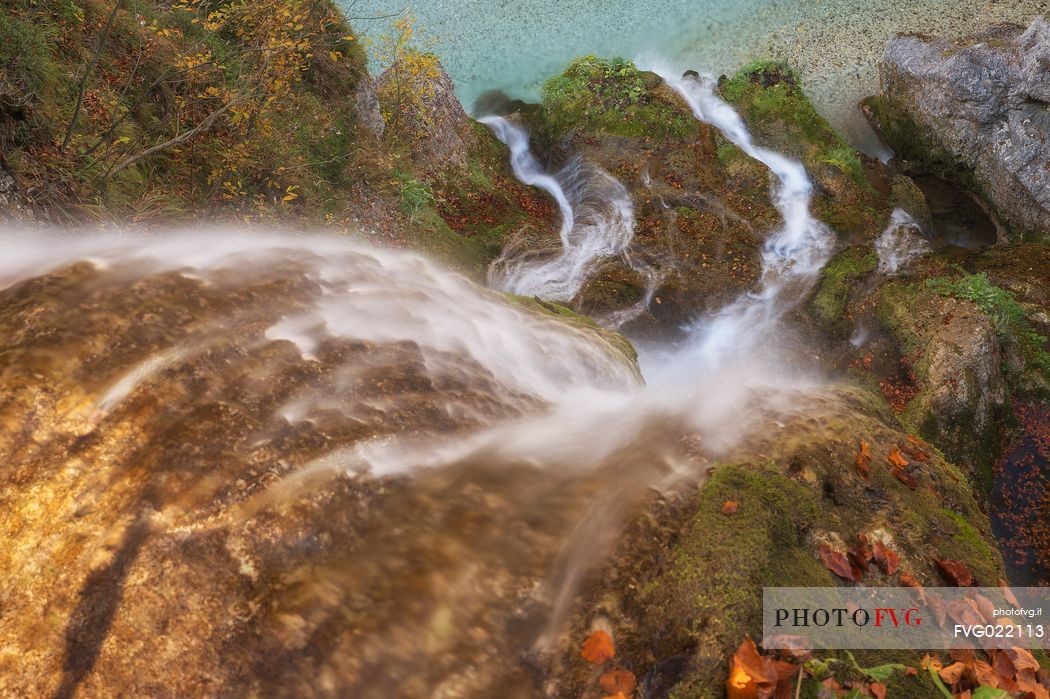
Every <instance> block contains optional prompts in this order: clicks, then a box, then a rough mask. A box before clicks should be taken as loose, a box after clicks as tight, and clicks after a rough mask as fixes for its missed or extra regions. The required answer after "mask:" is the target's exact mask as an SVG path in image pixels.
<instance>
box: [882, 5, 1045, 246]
mask: <svg viewBox="0 0 1050 699" xmlns="http://www.w3.org/2000/svg"><path fill="white" fill-rule="evenodd" d="M881 80H882V97H881V103H882V108H881V114H880V116H881V117H882V118H883V120H884V121H885V120H893V121H895V122H897V123H893V124H887V123H884V124H883V125H882V126H883V132H884V133H886V134H887V136H888V137H890V139H891V140H892V141H894V142H893V144H892V145H893V146H894V147H895V148H897V149H898V152H899V154H901V155H903V156H904V157H905V158H908V159H916V160H919V161H922V162H925V163H927V164H929V165H933V166H934V167H935V168H937V169H940V170H942V171H945V172H947V173H948V174H954V175H955V176H956V177H959V176H961V177H962V178H963V179H966V180H969V181H967V182H965V184H968V185H970V186H972V187H974V188H976V189H977V190H978V191H979V193H980V194H982V195H983V196H984V197H985V198H986V199H987V200H988V202H989V204H990V205H991V206H992V207H993V208H994V210H995V213H996V214H997V215H998V216H999V217H1000V218H1001V219H1002V220H1003V222H1004V223H1006V224H1007V226H1008V227H1009V228H1010V229H1012V231H1013V232H1014V233H1015V234H1029V235H1035V236H1050V22H1048V21H1047V19H1046V17H1040V18H1038V19H1036V20H1035V21H1034V22H1033V23H1032V24H1031V26H1030V27H1029V28H1028V29H1027V30H1022V28H1021V27H1018V26H1016V25H1000V26H998V27H994V28H992V29H990V30H988V31H986V32H984V33H982V34H981V35H978V36H976V37H971V38H970V39H968V40H966V41H962V42H950V41H947V40H945V39H940V38H930V37H924V36H915V35H902V36H897V37H895V38H894V39H891V40H890V41H889V43H888V44H887V45H886V51H885V54H884V56H883V60H882V65H881Z"/></svg>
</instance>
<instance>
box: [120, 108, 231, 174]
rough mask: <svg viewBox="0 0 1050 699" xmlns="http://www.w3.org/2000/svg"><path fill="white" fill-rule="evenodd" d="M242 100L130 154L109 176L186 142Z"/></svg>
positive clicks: (205, 129) (209, 126)
mask: <svg viewBox="0 0 1050 699" xmlns="http://www.w3.org/2000/svg"><path fill="white" fill-rule="evenodd" d="M240 100H241V98H240V97H237V98H235V99H233V100H231V101H229V102H227V103H226V104H224V105H223V106H222V107H220V108H219V109H216V110H215V111H214V112H212V113H211V114H209V115H208V116H207V117H205V118H204V120H203V121H201V122H200V123H199V124H197V125H196V126H194V127H193V128H192V129H190V130H189V131H184V132H183V133H180V134H178V135H177V136H175V137H174V138H170V139H168V140H167V141H164V142H163V143H158V144H156V145H154V146H150V147H149V148H147V149H146V150H144V151H141V152H139V153H136V154H135V155H132V156H130V157H128V158H125V159H124V160H122V161H121V162H120V163H119V164H118V165H117V166H116V167H114V168H113V169H112V170H110V171H109V175H108V176H109V177H113V176H114V175H116V174H117V173H118V172H120V171H121V170H124V169H125V168H128V167H130V166H132V165H134V164H135V163H137V162H139V161H140V160H143V159H145V158H148V157H150V156H151V155H155V154H156V153H159V152H160V151H162V150H166V149H168V148H172V147H174V146H177V145H179V144H180V143H184V142H186V141H188V140H189V139H191V138H193V137H194V136H196V135H197V134H199V133H202V132H204V131H207V130H208V129H210V128H211V127H212V125H213V124H214V123H215V122H216V121H217V120H218V119H219V117H221V116H222V115H223V114H225V113H226V112H228V111H230V110H231V109H233V107H234V106H235V105H236V104H237V103H238V102H239V101H240Z"/></svg>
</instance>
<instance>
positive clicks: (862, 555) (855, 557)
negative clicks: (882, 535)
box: [849, 532, 874, 571]
mask: <svg viewBox="0 0 1050 699" xmlns="http://www.w3.org/2000/svg"><path fill="white" fill-rule="evenodd" d="M873 555H874V554H873V553H872V551H871V544H870V543H869V542H868V535H867V534H865V533H864V532H860V533H859V534H857V545H856V546H854V547H853V548H852V549H850V552H849V559H850V560H851V561H853V563H854V564H855V565H856V566H857V567H858V568H860V569H861V571H864V570H866V569H867V567H868V564H869V563H871V559H872V556H873Z"/></svg>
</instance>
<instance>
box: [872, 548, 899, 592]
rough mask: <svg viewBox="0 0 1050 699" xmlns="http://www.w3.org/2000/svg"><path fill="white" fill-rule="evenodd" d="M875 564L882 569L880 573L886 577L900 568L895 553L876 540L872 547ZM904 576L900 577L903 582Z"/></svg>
mask: <svg viewBox="0 0 1050 699" xmlns="http://www.w3.org/2000/svg"><path fill="white" fill-rule="evenodd" d="M874 556H875V562H876V563H878V564H879V567H880V568H882V572H883V573H885V574H886V575H893V574H894V573H895V572H896V571H897V569H898V568H899V567H900V564H901V559H900V556H898V555H897V553H896V551H894V550H893V549H891V548H890V547H888V546H886V544H884V543H882V541H879V540H876V541H875V546H874ZM903 580H904V576H903V575H902V576H901V581H902V582H903Z"/></svg>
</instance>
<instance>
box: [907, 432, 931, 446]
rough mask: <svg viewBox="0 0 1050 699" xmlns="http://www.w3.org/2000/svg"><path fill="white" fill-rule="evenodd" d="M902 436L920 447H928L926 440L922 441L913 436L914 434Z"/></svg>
mask: <svg viewBox="0 0 1050 699" xmlns="http://www.w3.org/2000/svg"><path fill="white" fill-rule="evenodd" d="M904 438H905V439H906V440H908V441H909V442H910V443H911V444H914V445H915V446H917V447H920V448H922V449H929V448H930V445H929V444H927V443H926V442H924V441H922V440H921V439H919V438H918V437H914V436H912V435H910V434H908V435H905V436H904Z"/></svg>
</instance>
